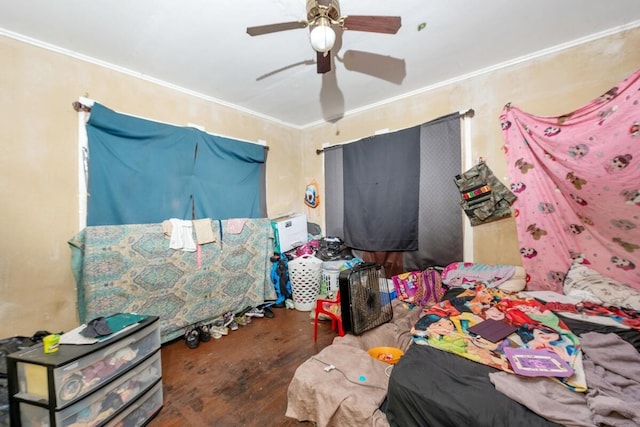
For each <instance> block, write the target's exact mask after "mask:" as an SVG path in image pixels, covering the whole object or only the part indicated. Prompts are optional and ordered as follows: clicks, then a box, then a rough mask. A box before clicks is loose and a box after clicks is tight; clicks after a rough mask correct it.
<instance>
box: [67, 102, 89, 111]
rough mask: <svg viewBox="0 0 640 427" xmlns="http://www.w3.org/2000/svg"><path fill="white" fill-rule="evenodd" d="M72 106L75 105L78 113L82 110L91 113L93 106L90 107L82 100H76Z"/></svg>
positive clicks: (74, 107)
mask: <svg viewBox="0 0 640 427" xmlns="http://www.w3.org/2000/svg"><path fill="white" fill-rule="evenodd" d="M71 106H72V107H73V109H74V110H76V111H77V112H78V113H79V112H80V111H84V112H85V113H90V112H91V107H89V106H88V105H84V104H83V103H82V102H80V101H74V102H72V103H71Z"/></svg>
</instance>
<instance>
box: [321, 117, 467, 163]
mask: <svg viewBox="0 0 640 427" xmlns="http://www.w3.org/2000/svg"><path fill="white" fill-rule="evenodd" d="M459 114H460V115H459V117H468V118H472V117H473V116H474V115H475V114H476V112H475V111H474V110H473V108H469V109H468V110H467V111H460V112H459ZM436 120H437V119H436ZM338 145H339V144H338ZM331 147H335V145H332V146H330V147H326V148H331ZM324 150H325V149H324V148H318V149H317V150H316V154H318V155H320V154H322V153H324Z"/></svg>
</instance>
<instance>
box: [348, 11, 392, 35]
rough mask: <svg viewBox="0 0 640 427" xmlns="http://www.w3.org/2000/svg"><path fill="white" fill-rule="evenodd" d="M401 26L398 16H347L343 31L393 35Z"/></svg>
mask: <svg viewBox="0 0 640 427" xmlns="http://www.w3.org/2000/svg"><path fill="white" fill-rule="evenodd" d="M401 25H402V19H401V18H400V17H399V16H367V15H348V16H345V18H344V25H343V27H344V29H345V30H351V31H369V32H371V33H385V34H395V33H397V32H398V30H399V29H400V26H401Z"/></svg>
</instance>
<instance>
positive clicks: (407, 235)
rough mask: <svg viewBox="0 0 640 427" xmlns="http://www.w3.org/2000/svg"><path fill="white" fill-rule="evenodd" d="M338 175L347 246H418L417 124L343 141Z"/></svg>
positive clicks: (393, 248) (369, 248)
mask: <svg viewBox="0 0 640 427" xmlns="http://www.w3.org/2000/svg"><path fill="white" fill-rule="evenodd" d="M343 176H344V241H345V244H346V245H347V246H349V247H351V248H355V249H362V250H367V251H398V250H416V249H418V198H417V197H416V195H417V194H418V190H419V176H420V127H419V126H416V127H413V128H409V129H405V130H401V131H398V132H393V133H389V134H384V135H377V136H373V137H370V138H365V139H362V140H360V141H357V142H353V143H351V144H347V145H345V146H344V149H343ZM398 189H402V191H398Z"/></svg>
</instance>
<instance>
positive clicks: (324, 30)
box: [309, 17, 336, 53]
mask: <svg viewBox="0 0 640 427" xmlns="http://www.w3.org/2000/svg"><path fill="white" fill-rule="evenodd" d="M309 41H310V42H311V47H313V49H314V50H315V51H316V52H321V53H325V52H328V51H330V50H331V48H333V45H334V43H335V42H336V32H335V31H334V30H333V28H331V24H330V22H329V20H328V19H327V18H324V17H322V18H320V19H318V25H316V26H315V27H313V28H312V29H311V31H310V32H309Z"/></svg>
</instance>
